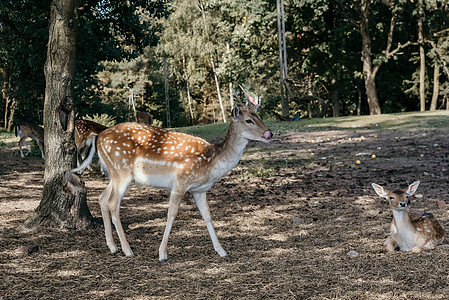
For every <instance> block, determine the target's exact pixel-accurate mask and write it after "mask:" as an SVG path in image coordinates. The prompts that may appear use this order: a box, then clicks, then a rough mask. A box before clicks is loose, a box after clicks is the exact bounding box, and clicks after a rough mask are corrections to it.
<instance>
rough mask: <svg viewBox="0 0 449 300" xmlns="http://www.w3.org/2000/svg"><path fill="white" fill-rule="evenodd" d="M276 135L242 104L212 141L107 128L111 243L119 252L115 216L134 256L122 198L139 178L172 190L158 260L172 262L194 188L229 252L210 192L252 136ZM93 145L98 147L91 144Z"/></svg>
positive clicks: (105, 204) (101, 143) (104, 152)
mask: <svg viewBox="0 0 449 300" xmlns="http://www.w3.org/2000/svg"><path fill="white" fill-rule="evenodd" d="M272 136H273V134H272V133H271V131H270V130H269V129H268V128H267V127H266V126H265V124H264V123H263V122H262V120H261V119H260V117H259V116H258V115H257V114H256V112H255V111H254V108H246V107H243V108H241V109H239V108H238V107H237V106H236V107H234V109H233V110H232V122H231V124H230V126H229V129H228V133H227V135H226V137H225V139H224V140H223V141H222V142H221V143H219V144H217V145H212V144H210V143H208V142H207V141H205V140H203V139H201V138H198V137H195V136H191V135H188V134H185V133H179V132H171V131H166V130H163V129H160V128H157V127H153V126H146V125H142V124H137V123H122V124H118V125H116V126H113V127H111V128H109V129H106V130H105V131H103V132H102V133H100V134H99V135H98V137H97V142H96V146H97V149H98V155H99V157H100V162H101V163H102V164H103V165H104V167H105V169H106V170H107V171H108V173H109V179H110V182H109V185H108V186H107V188H106V189H105V190H104V192H103V193H102V194H101V195H100V197H99V202H100V207H101V214H102V217H103V222H104V230H105V235H106V243H107V245H108V247H109V249H110V250H111V252H112V253H116V252H117V246H116V244H115V243H114V240H113V236H112V228H111V218H110V216H112V222H113V223H114V225H115V229H116V230H117V233H118V236H119V239H120V243H121V247H122V251H123V252H124V253H125V255H126V256H131V255H133V252H132V251H131V248H130V247H129V244H128V242H127V240H126V237H125V233H124V231H123V227H122V223H121V221H120V216H119V210H120V202H121V200H122V198H123V196H124V195H125V193H126V190H127V189H128V186H129V184H130V183H131V182H132V181H133V180H134V181H135V182H136V183H138V184H145V185H149V186H154V187H160V188H165V189H168V190H169V191H170V200H169V207H168V216H167V224H166V227H165V232H164V235H163V238H162V242H161V245H160V247H159V261H160V262H165V261H167V243H168V237H169V235H170V231H171V229H172V226H173V222H174V221H175V218H176V215H177V213H178V209H179V205H180V203H181V200H182V198H183V196H184V194H185V193H186V192H191V193H192V194H193V198H194V199H195V202H196V204H197V206H198V209H199V211H200V212H201V215H202V217H203V219H204V221H205V223H206V227H207V229H208V231H209V235H210V237H211V239H212V244H213V246H214V248H215V251H216V252H217V253H218V254H219V255H220V256H222V257H225V256H227V253H226V251H225V250H224V249H223V247H222V246H221V244H220V242H219V241H218V238H217V236H216V234H215V230H214V227H213V225H212V218H211V215H210V211H209V205H208V203H207V200H206V192H207V191H209V190H210V189H211V187H212V185H213V184H214V182H215V181H217V180H218V179H220V178H221V177H222V176H223V175H225V174H226V173H227V172H228V171H229V170H231V169H232V168H233V167H234V166H235V165H236V164H237V163H238V162H239V160H240V158H241V157H242V155H243V151H244V150H245V148H246V145H247V144H248V141H250V140H254V141H262V142H266V143H267V142H269V140H270V139H271V137H272ZM92 148H93V147H92ZM92 157H93V152H92V151H91V152H90V153H89V157H88V158H87V159H86V160H85V162H84V163H83V164H82V165H81V166H80V167H79V168H77V169H74V170H72V171H73V172H77V171H80V170H83V169H84V168H85V167H86V166H88V165H89V164H90V162H91V161H92Z"/></svg>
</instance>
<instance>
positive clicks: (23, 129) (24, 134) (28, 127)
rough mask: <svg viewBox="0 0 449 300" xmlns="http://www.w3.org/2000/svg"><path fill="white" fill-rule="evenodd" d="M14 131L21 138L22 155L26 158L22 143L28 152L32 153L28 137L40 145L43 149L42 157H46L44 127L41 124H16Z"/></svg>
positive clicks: (41, 149)
mask: <svg viewBox="0 0 449 300" xmlns="http://www.w3.org/2000/svg"><path fill="white" fill-rule="evenodd" d="M14 133H15V135H16V136H19V137H20V140H19V150H20V155H21V156H22V158H25V155H24V154H23V151H22V145H25V147H26V149H27V150H28V153H31V148H30V146H28V145H27V143H26V141H25V140H26V139H27V138H32V139H34V140H35V141H36V142H37V145H38V146H39V149H40V151H41V155H42V158H43V159H45V156H44V129H43V128H42V127H40V126H39V125H36V124H32V123H22V124H19V125H16V126H15V127H14Z"/></svg>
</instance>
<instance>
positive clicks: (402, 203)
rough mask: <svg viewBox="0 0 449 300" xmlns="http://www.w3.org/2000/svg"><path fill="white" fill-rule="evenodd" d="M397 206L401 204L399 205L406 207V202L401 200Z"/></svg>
mask: <svg viewBox="0 0 449 300" xmlns="http://www.w3.org/2000/svg"><path fill="white" fill-rule="evenodd" d="M399 206H401V207H407V203H405V202H401V203H399Z"/></svg>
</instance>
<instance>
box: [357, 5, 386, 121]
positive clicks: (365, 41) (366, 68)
mask: <svg viewBox="0 0 449 300" xmlns="http://www.w3.org/2000/svg"><path fill="white" fill-rule="evenodd" d="M369 10H370V0H361V5H360V13H361V21H360V34H361V35H362V63H363V78H364V80H365V89H366V96H367V100H368V106H369V112H370V115H379V114H381V110H380V106H379V100H378V98H377V90H376V82H375V79H376V73H377V70H378V68H376V69H375V70H373V64H372V60H371V37H370V35H369V26H368V25H369Z"/></svg>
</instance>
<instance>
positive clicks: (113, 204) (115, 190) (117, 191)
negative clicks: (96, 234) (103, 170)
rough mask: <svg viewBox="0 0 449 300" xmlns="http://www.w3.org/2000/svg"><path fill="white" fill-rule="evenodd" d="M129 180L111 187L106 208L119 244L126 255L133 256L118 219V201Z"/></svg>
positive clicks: (124, 191) (123, 193)
mask: <svg viewBox="0 0 449 300" xmlns="http://www.w3.org/2000/svg"><path fill="white" fill-rule="evenodd" d="M130 183H131V181H127V182H122V183H121V184H120V185H118V186H115V185H113V187H112V193H111V197H110V198H109V203H108V208H109V211H110V213H111V216H112V223H113V224H114V226H115V230H116V231H117V234H118V237H119V239H120V245H121V246H122V251H123V252H124V253H125V255H126V256H133V255H134V254H133V252H132V251H131V247H130V246H129V243H128V241H127V240H126V236H125V231H124V230H123V227H122V222H121V221H120V202H121V200H122V198H123V196H124V195H125V193H126V190H127V189H128V186H129V184H130Z"/></svg>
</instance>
